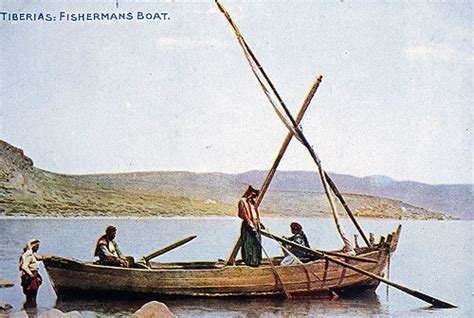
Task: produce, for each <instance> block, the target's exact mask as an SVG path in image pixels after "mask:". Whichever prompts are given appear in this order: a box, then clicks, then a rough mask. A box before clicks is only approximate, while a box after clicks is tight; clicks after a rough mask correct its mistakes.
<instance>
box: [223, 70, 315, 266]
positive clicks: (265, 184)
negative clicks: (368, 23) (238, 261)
mask: <svg viewBox="0 0 474 318" xmlns="http://www.w3.org/2000/svg"><path fill="white" fill-rule="evenodd" d="M322 78H323V77H322V75H318V77H317V78H316V80H315V81H314V83H313V86H311V89H310V91H309V92H308V95H306V98H305V100H304V102H303V105H302V106H301V109H300V111H299V113H298V115H297V117H296V121H297V122H298V123H299V122H301V120H302V119H303V116H304V114H305V112H306V110H307V109H308V107H309V104H310V103H311V100H312V99H313V97H314V94H315V93H316V91H317V89H318V87H319V84H320V83H321V80H322ZM292 138H293V134H292V133H288V134H287V135H286V138H285V140H284V142H283V144H282V145H281V148H280V151H279V152H278V155H277V156H276V158H275V161H274V162H273V165H272V167H271V168H270V170H269V171H268V174H267V177H266V178H265V180H264V181H263V184H262V186H261V188H260V194H259V195H258V197H257V200H256V202H255V205H256V207H257V208H258V207H259V206H260V203H261V202H262V200H263V197H264V195H265V193H266V192H267V190H268V187H269V186H270V182H271V181H272V179H273V176H274V175H275V172H276V170H277V168H278V165H279V164H280V161H281V159H282V158H283V155H284V153H285V151H286V149H287V148H288V145H289V144H290V141H291V139H292ZM241 245H242V240H241V237H240V236H239V238H238V239H237V241H236V242H235V244H234V247H233V248H232V252H231V253H230V255H229V257H228V258H227V261H226V265H233V264H234V262H235V258H236V257H237V253H238V252H239V249H240V247H241Z"/></svg>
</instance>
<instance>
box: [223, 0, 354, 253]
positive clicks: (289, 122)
mask: <svg viewBox="0 0 474 318" xmlns="http://www.w3.org/2000/svg"><path fill="white" fill-rule="evenodd" d="M216 4H217V6H218V7H219V9H220V10H221V12H222V13H223V14H224V15H225V17H226V18H227V21H228V22H229V23H230V25H231V26H232V28H233V29H234V33H235V35H236V37H237V40H238V42H239V44H240V46H241V48H242V50H243V52H244V55H245V58H246V59H247V61H248V62H249V65H250V68H251V69H252V72H253V74H254V75H255V77H256V78H257V81H258V82H259V84H260V87H261V88H262V90H263V92H264V93H265V96H267V98H268V100H269V101H270V104H271V105H272V107H273V109H274V110H275V112H276V114H277V115H278V117H279V118H280V120H281V121H282V122H283V124H284V125H285V126H286V127H287V128H288V130H289V131H291V132H292V134H293V135H294V136H295V137H296V138H297V139H298V140H299V141H300V142H301V143H302V144H303V145H304V146H305V147H306V148H307V149H308V151H309V152H310V153H311V155H312V157H313V159H314V161H315V162H316V165H317V166H318V170H319V175H320V179H321V183H322V185H323V189H324V193H325V195H326V198H327V199H328V202H329V207H330V210H331V213H332V215H333V218H334V222H335V224H336V229H337V231H338V233H339V236H340V237H341V239H342V241H343V243H344V246H345V248H344V249H345V250H346V251H351V252H352V251H354V249H353V247H352V246H351V243H350V241H349V240H348V239H347V237H346V235H345V233H344V231H343V229H342V227H341V225H340V224H339V215H338V213H337V209H336V205H335V204H334V200H333V197H332V195H331V193H330V191H329V189H328V181H327V180H326V177H325V172H324V170H323V167H322V164H321V160H320V159H319V157H318V155H317V154H316V152H315V151H314V149H313V147H312V146H311V145H310V144H309V142H308V141H307V139H306V138H305V137H304V135H303V133H302V131H301V129H300V128H299V127H298V125H297V124H296V122H295V120H294V119H293V117H292V116H291V113H290V112H289V111H288V108H287V107H286V105H285V103H284V102H283V100H282V98H281V97H280V95H279V94H278V92H277V90H276V89H275V87H274V86H273V84H272V82H271V81H270V78H268V76H267V74H266V73H265V71H264V69H263V67H262V66H261V65H260V63H259V62H258V60H257V58H256V57H255V55H254V54H253V52H252V50H251V49H250V47H249V46H248V44H247V42H246V41H245V39H244V38H243V36H242V34H241V33H240V31H239V29H238V27H237V26H236V25H235V23H234V21H233V20H232V18H231V17H230V15H229V13H228V12H227V11H226V10H225V8H224V7H223V6H222V5H221V4H220V2H219V1H218V0H216ZM261 77H263V78H264V79H265V82H266V84H265V82H264V80H263V79H262V78H261ZM267 85H268V86H269V87H270V89H271V90H272V93H273V95H274V96H275V98H276V99H277V100H278V103H279V105H278V104H277V103H276V102H275V101H274V99H273V96H272V94H271V93H270V91H269V89H268V88H267ZM280 108H282V109H283V111H284V112H285V114H286V117H285V115H284V114H283V113H282V111H281V109H280Z"/></svg>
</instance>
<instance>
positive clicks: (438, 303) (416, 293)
mask: <svg viewBox="0 0 474 318" xmlns="http://www.w3.org/2000/svg"><path fill="white" fill-rule="evenodd" d="M261 233H262V235H265V236H267V237H271V236H272V237H273V238H274V239H276V240H279V241H281V242H283V243H285V244H288V245H291V246H294V247H296V248H299V249H301V250H303V251H305V252H309V253H313V254H315V255H318V256H319V257H321V258H324V259H327V260H328V261H331V262H333V263H336V264H338V265H341V266H343V267H347V268H349V269H352V270H353V271H355V272H358V273H361V274H364V275H366V276H369V277H371V278H374V279H377V280H379V281H381V282H384V283H385V284H387V285H390V286H392V287H395V288H396V289H398V290H401V291H403V292H405V293H407V294H409V295H412V296H414V297H416V298H418V299H421V300H424V301H426V302H427V303H430V304H432V305H433V307H438V308H456V307H457V306H456V305H453V304H450V303H448V302H445V301H443V300H441V299H437V298H435V297H433V296H430V295H428V294H425V293H422V292H420V291H418V290H415V289H411V288H408V287H406V286H404V285H402V284H398V283H395V282H392V281H390V280H388V279H385V278H383V277H381V276H378V275H375V274H373V273H371V272H368V271H366V270H365V269H362V268H358V267H356V266H354V265H351V264H348V263H346V262H343V261H341V260H338V259H336V258H334V257H331V256H328V255H327V253H322V252H321V251H318V250H314V249H311V248H307V247H306V246H303V245H300V244H297V243H295V242H292V241H289V240H287V239H284V238H282V237H279V236H276V235H274V234H271V233H269V232H268V231H264V230H262V231H261Z"/></svg>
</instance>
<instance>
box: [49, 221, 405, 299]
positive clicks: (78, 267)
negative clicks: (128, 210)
mask: <svg viewBox="0 0 474 318" xmlns="http://www.w3.org/2000/svg"><path fill="white" fill-rule="evenodd" d="M399 234H400V228H399V229H398V230H397V231H396V232H394V233H391V234H389V235H388V236H387V240H381V241H380V242H379V243H378V244H374V245H372V247H371V248H368V247H365V248H363V249H360V250H359V253H358V254H357V255H356V257H355V258H356V259H345V258H344V257H333V258H335V259H339V260H340V261H343V262H344V264H350V265H353V266H356V267H357V268H359V269H362V270H365V271H367V272H370V273H372V274H375V275H379V276H380V275H383V271H384V269H385V267H386V263H387V260H388V258H389V257H390V255H391V253H393V252H394V251H395V249H396V247H397V243H398V238H399ZM357 258H359V259H360V260H359V259H357ZM367 260H372V262H369V261H367ZM270 261H271V262H272V264H270ZM280 261H281V257H274V258H271V259H270V260H269V259H264V260H263V262H262V265H261V266H259V267H249V266H246V265H245V264H243V263H241V262H236V263H235V264H233V265H226V264H225V263H222V262H211V261H195V262H173V263H158V262H151V263H150V268H148V269H144V268H121V267H110V266H103V265H97V264H94V263H93V262H83V261H78V260H74V259H70V258H64V257H57V256H49V257H45V259H44V261H43V262H44V265H45V268H46V270H47V272H48V275H49V277H50V281H51V283H52V285H53V288H54V290H55V291H56V294H57V295H58V296H62V297H68V296H72V297H88V296H106V297H110V296H112V295H114V296H116V295H122V296H151V295H153V296H178V297H179V296H186V297H187V296H198V297H225V296H275V295H282V294H283V293H284V291H285V290H286V292H288V293H289V294H291V295H322V296H324V295H331V291H335V292H340V293H344V292H349V291H351V292H352V291H361V290H365V289H375V288H376V287H377V286H378V284H379V283H380V281H379V280H377V279H373V278H370V277H368V276H367V275H365V274H362V273H360V272H357V271H354V270H352V269H350V268H348V267H346V266H341V265H339V264H337V263H335V262H333V261H328V260H327V259H319V260H314V261H307V262H304V263H301V264H294V265H280ZM281 284H283V285H284V289H282V286H281Z"/></svg>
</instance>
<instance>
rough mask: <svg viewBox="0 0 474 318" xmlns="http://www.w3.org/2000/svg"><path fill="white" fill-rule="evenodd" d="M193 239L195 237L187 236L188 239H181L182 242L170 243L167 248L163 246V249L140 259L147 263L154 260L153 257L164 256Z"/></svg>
mask: <svg viewBox="0 0 474 318" xmlns="http://www.w3.org/2000/svg"><path fill="white" fill-rule="evenodd" d="M195 238H196V235H191V236H188V237H186V238H184V239H182V240H179V241H177V242H174V243H172V244H170V245H167V246H165V247H163V248H160V249H159V250H156V251H154V252H152V253H150V254H148V255H145V256H143V257H142V259H144V260H145V261H146V262H149V261H150V260H151V259H153V258H155V257H157V256H159V255H162V254H164V253H167V252H169V251H171V250H174V249H175V248H177V247H179V246H181V245H183V244H186V243H188V242H189V241H192V240H194V239H195Z"/></svg>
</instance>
